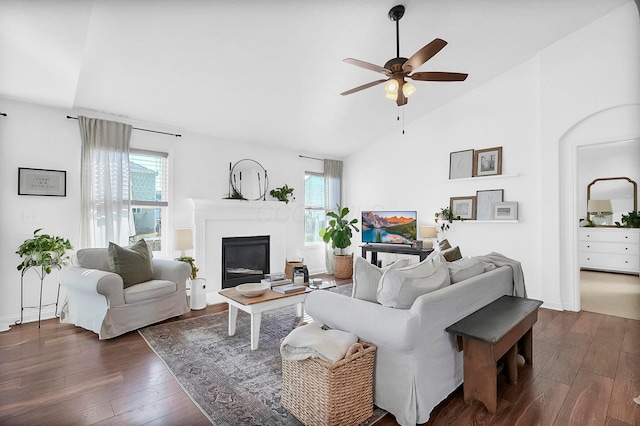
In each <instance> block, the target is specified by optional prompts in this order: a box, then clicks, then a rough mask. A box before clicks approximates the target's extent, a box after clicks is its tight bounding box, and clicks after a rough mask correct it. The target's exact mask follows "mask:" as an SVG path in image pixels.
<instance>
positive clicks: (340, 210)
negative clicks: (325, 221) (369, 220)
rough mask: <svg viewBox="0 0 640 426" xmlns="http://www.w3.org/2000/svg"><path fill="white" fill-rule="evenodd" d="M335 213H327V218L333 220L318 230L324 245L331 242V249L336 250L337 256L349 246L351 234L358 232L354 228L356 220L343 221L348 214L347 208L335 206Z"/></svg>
mask: <svg viewBox="0 0 640 426" xmlns="http://www.w3.org/2000/svg"><path fill="white" fill-rule="evenodd" d="M336 208H337V211H335V212H329V213H327V216H329V217H331V218H333V219H331V220H330V221H329V225H327V227H326V228H324V229H321V230H320V236H321V237H322V239H323V240H324V242H325V243H327V244H328V243H329V242H331V247H332V248H334V249H337V250H338V254H339V255H341V254H342V250H344V249H345V248H347V247H349V246H350V245H351V237H353V232H352V231H355V232H360V230H359V229H358V228H357V227H356V223H358V219H351V220H350V221H349V220H347V219H345V217H347V215H348V214H349V208H348V207H340V205H339V204H338V205H337V206H336Z"/></svg>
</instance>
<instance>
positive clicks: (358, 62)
mask: <svg viewBox="0 0 640 426" xmlns="http://www.w3.org/2000/svg"><path fill="white" fill-rule="evenodd" d="M342 61H343V62H346V63H348V64H351V65H355V66H357V67H360V68H365V69H368V70H371V71H375V72H381V73H382V74H386V75H389V74H391V71H390V70H388V69H386V68H384V67H381V66H379V65H376V64H370V63H369V62H365V61H361V60H359V59H353V58H347V59H343V60H342Z"/></svg>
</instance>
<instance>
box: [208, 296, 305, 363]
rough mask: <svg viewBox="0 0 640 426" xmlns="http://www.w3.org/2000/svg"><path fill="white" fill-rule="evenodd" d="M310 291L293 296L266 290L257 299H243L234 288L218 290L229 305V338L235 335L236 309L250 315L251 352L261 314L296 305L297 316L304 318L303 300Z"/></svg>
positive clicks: (256, 341)
mask: <svg viewBox="0 0 640 426" xmlns="http://www.w3.org/2000/svg"><path fill="white" fill-rule="evenodd" d="M310 291H311V289H309V288H307V289H306V291H303V292H300V293H293V294H282V293H278V292H276V291H273V290H267V291H266V292H265V293H264V294H263V295H261V296H258V297H245V296H243V295H241V294H240V293H238V291H237V290H236V289H235V288H227V289H224V290H220V291H219V292H218V294H219V295H220V296H222V297H224V298H225V301H226V302H227V303H228V304H229V336H233V335H235V334H236V319H237V318H238V309H240V310H241V311H244V312H246V313H248V314H249V315H251V350H252V351H255V350H256V349H258V339H259V338H260V323H261V321H262V313H263V312H265V311H269V310H271V309H277V308H282V307H284V306H291V305H297V311H296V313H297V315H298V316H300V317H302V316H304V299H305V298H306V297H307V293H309V292H310Z"/></svg>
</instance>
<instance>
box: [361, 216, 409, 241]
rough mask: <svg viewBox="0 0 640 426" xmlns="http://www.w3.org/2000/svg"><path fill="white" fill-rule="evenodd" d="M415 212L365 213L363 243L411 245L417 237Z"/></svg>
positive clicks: (363, 218)
mask: <svg viewBox="0 0 640 426" xmlns="http://www.w3.org/2000/svg"><path fill="white" fill-rule="evenodd" d="M416 216H417V214H416V212H415V211H363V212H362V242H363V243H385V244H411V243H412V242H413V241H414V240H415V239H416V236H417V233H418V225H417V221H416Z"/></svg>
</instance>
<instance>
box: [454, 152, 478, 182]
mask: <svg viewBox="0 0 640 426" xmlns="http://www.w3.org/2000/svg"><path fill="white" fill-rule="evenodd" d="M470 177H473V150H472V149H468V150H466V151H456V152H452V153H450V154H449V179H461V178H470Z"/></svg>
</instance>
